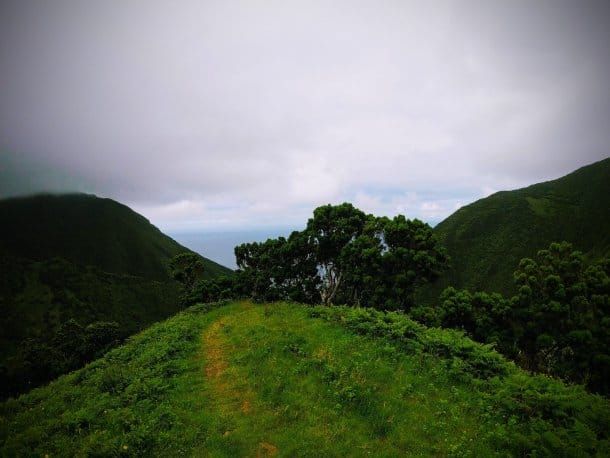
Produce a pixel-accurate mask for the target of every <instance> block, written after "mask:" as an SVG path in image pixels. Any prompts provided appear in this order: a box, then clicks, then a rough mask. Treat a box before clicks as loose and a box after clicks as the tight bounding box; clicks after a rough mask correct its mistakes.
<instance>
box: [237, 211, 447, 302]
mask: <svg viewBox="0 0 610 458" xmlns="http://www.w3.org/2000/svg"><path fill="white" fill-rule="evenodd" d="M235 255H236V259H237V265H238V267H239V271H238V276H239V277H240V278H241V279H242V280H243V282H244V283H245V284H247V285H249V290H250V291H251V293H252V297H253V298H254V299H257V300H277V299H291V300H298V301H301V302H317V301H319V300H321V302H322V303H323V304H331V303H333V302H341V303H346V304H354V305H362V306H369V307H378V308H386V309H390V308H391V309H408V308H409V307H410V306H411V305H412V303H413V293H414V291H415V289H416V288H417V287H418V286H419V285H421V284H422V283H424V282H426V281H429V280H431V279H433V278H435V277H436V276H437V275H438V273H439V272H440V271H441V270H442V269H443V268H444V266H445V265H446V262H447V257H446V255H445V253H444V251H443V249H442V248H441V247H440V245H439V244H438V242H437V241H436V239H435V238H434V237H433V235H432V230H431V228H430V226H428V225H427V224H424V223H422V222H421V221H418V220H408V219H406V218H405V217H404V216H400V215H399V216H397V217H395V218H393V219H389V218H376V217H374V216H372V215H367V214H365V213H364V212H362V211H360V210H358V209H357V208H355V207H354V206H353V205H351V204H349V203H344V204H341V205H334V206H333V205H325V206H322V207H318V208H316V209H315V210H314V214H313V217H312V218H311V219H309V221H308V223H307V227H306V228H305V230H303V231H301V232H293V233H292V234H291V235H290V237H289V238H288V239H285V238H283V237H280V238H278V239H269V240H267V241H266V242H263V243H247V244H243V245H240V246H238V247H236V248H235ZM316 292H317V294H316ZM316 296H317V297H316Z"/></svg>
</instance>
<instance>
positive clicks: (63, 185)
mask: <svg viewBox="0 0 610 458" xmlns="http://www.w3.org/2000/svg"><path fill="white" fill-rule="evenodd" d="M608 5H609V4H608V3H607V2H605V1H587V0H585V1H582V2H560V1H537V2H530V1H505V2H501V1H466V0H464V1H437V2H409V1H407V2H405V1H381V2H372V1H350V2H315V1H314V2H290V1H288V2H286V1H282V2H279V1H277V2H276V1H266V2H262V1H260V2H259V1H203V2H201V1H194V0H188V1H182V2H170V1H161V0H154V1H143V0H129V1H118V0H113V1H106V2H93V3H92V2H79V1H76V0H74V1H68V0H59V1H54V2H47V1H34V0H26V1H15V0H5V1H4V2H2V4H1V5H0V70H1V72H0V75H1V76H0V78H2V79H1V84H0V154H2V156H1V161H0V178H2V181H3V183H1V184H0V194H1V195H4V196H6V195H14V194H20V193H27V192H32V191H36V190H62V189H65V190H74V189H80V190H83V191H87V192H95V193H98V194H101V195H105V196H110V197H114V198H117V199H119V200H122V201H125V202H127V203H130V204H132V205H134V206H135V207H136V208H137V209H140V210H141V211H143V212H145V214H146V215H147V216H149V217H150V218H151V219H152V220H153V221H155V222H157V223H158V224H160V225H162V226H164V225H165V226H168V227H169V226H172V227H178V226H180V227H186V226H188V227H207V226H209V227H236V226H242V225H248V224H268V225H274V224H275V225H277V224H279V223H282V224H284V223H285V224H293V222H296V221H299V220H300V219H302V218H303V217H305V216H306V215H307V214H308V213H309V212H310V210H311V208H313V207H314V206H315V205H318V204H321V203H326V202H330V201H334V202H336V201H340V200H345V199H349V200H354V201H358V202H361V204H362V205H363V206H368V207H369V208H370V211H377V212H390V213H391V212H392V211H404V212H407V213H408V214H409V215H410V216H419V217H424V218H428V219H435V220H438V219H439V218H441V217H442V216H446V215H447V214H448V213H450V212H451V211H453V210H454V207H455V206H456V205H458V204H460V203H467V201H468V199H475V198H478V197H481V196H482V195H485V194H486V193H488V192H489V191H490V190H494V189H495V190H497V189H503V188H513V187H517V186H522V185H525V184H529V183H531V182H534V181H538V180H542V179H548V178H552V177H555V176H559V175H561V174H564V173H567V172H569V171H571V170H572V169H574V168H576V167H578V166H581V165H584V164H586V163H589V162H592V161H594V160H597V159H601V158H603V157H606V156H608V154H609V153H608V143H609V140H610V138H609V132H610V91H608V89H607V81H610V57H609V56H608V52H607V48H606V47H607V43H609V42H610V27H609V26H608V24H610V7H609V6H608ZM388 189H391V190H392V191H391V192H390V191H388ZM431 192H433V193H434V196H432V197H430V194H431Z"/></svg>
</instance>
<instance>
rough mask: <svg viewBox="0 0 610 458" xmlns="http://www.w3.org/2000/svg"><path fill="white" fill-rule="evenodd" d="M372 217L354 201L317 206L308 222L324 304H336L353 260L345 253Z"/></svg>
mask: <svg viewBox="0 0 610 458" xmlns="http://www.w3.org/2000/svg"><path fill="white" fill-rule="evenodd" d="M368 218H369V217H367V215H366V214H365V213H364V212H362V211H360V210H358V209H357V208H355V207H354V206H353V205H352V204H349V203H343V204H341V205H324V206H322V207H318V208H316V209H315V210H314V212H313V218H310V219H309V221H308V222H307V228H306V229H305V234H306V237H307V238H308V239H309V241H310V244H311V246H312V247H313V250H314V256H315V260H316V263H317V267H318V275H319V277H320V286H319V290H320V297H321V299H322V303H323V304H330V303H332V301H333V299H334V297H335V295H336V294H337V292H338V291H339V288H340V287H341V286H342V282H343V279H344V276H345V271H346V270H347V269H348V268H349V264H348V262H349V260H348V259H346V258H345V257H342V256H341V254H342V253H343V251H344V250H345V249H346V247H348V246H349V245H350V244H352V243H353V242H354V241H355V240H356V239H357V238H358V237H359V236H360V235H361V234H362V231H363V230H364V226H365V224H366V222H367V219H368Z"/></svg>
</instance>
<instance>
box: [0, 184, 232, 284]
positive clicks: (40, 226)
mask: <svg viewBox="0 0 610 458" xmlns="http://www.w3.org/2000/svg"><path fill="white" fill-rule="evenodd" d="M0 221H2V224H1V225H0V254H1V253H4V254H9V255H12V256H16V257H22V258H26V259H32V260H35V261H40V260H46V259H50V258H53V257H61V258H64V259H66V260H68V261H71V262H73V263H76V264H80V265H91V266H95V267H97V268H98V269H100V270H102V271H104V272H112V273H117V274H129V275H137V276H141V277H144V278H149V279H153V280H167V278H168V275H167V263H168V262H169V260H170V259H171V258H172V257H173V256H175V255H176V254H178V253H181V252H184V251H189V250H188V249H187V248H185V247H183V246H182V245H180V244H179V243H178V242H176V241H174V240H173V239H171V238H170V237H168V236H167V235H165V234H163V233H162V232H161V231H160V230H159V229H157V228H156V227H155V226H153V225H152V224H150V222H149V221H148V220H147V219H146V218H144V217H143V216H142V215H139V214H138V213H136V212H134V211H133V210H131V209H130V208H129V207H127V206H125V205H123V204H120V203H118V202H115V201H114V200H111V199H102V198H99V197H96V196H92V195H87V194H63V195H51V194H42V195H36V196H30V197H22V198H13V199H5V200H0ZM204 262H205V267H206V272H207V274H206V275H207V276H208V277H210V278H211V277H214V276H217V275H220V274H228V273H230V270H229V269H227V268H226V267H223V266H221V265H219V264H217V263H215V262H213V261H210V260H209V259H205V260H204Z"/></svg>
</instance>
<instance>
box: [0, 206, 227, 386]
mask: <svg viewBox="0 0 610 458" xmlns="http://www.w3.org/2000/svg"><path fill="white" fill-rule="evenodd" d="M0 221H2V224H1V225H0V272H2V274H1V275H0V312H1V313H0V364H1V365H2V366H3V367H4V368H5V369H4V370H5V371H6V372H7V374H8V377H9V378H13V379H18V380H20V379H24V378H25V377H26V375H27V374H25V373H23V374H22V373H20V371H21V370H22V369H23V368H24V365H23V364H21V362H20V357H19V356H18V351H19V349H20V348H22V347H23V346H24V340H25V339H35V340H36V341H41V342H43V343H44V345H51V343H50V340H49V336H52V335H54V334H55V333H56V332H59V331H58V327H59V326H61V325H62V324H65V323H66V322H68V321H69V320H70V319H74V320H77V321H78V322H79V323H82V325H83V326H86V325H88V324H90V323H92V322H96V321H97V322H99V321H107V322H109V321H110V322H116V323H118V326H119V330H118V332H119V334H120V335H127V334H129V333H133V332H136V331H138V330H140V329H142V328H143V327H144V326H147V325H149V324H150V323H152V322H154V321H157V320H160V319H163V318H166V317H167V316H169V315H171V314H173V313H175V312H176V311H177V310H179V309H180V304H179V300H178V298H179V288H178V286H177V283H175V282H174V281H172V279H171V277H170V275H169V269H168V263H169V260H170V259H171V258H172V256H175V255H177V254H179V253H184V252H186V253H190V252H189V251H188V250H187V249H186V248H184V247H183V246H181V245H179V244H178V243H176V242H175V241H174V240H172V239H171V238H169V237H167V236H165V235H164V234H162V233H161V232H160V231H159V230H158V229H157V228H156V227H154V226H153V225H151V224H150V223H149V222H148V220H146V219H145V218H144V217H142V216H141V215H138V214H137V213H135V212H133V211H132V210H130V209H129V208H127V207H126V206H124V205H121V204H119V203H117V202H114V201H112V200H110V199H100V198H97V197H95V196H90V195H84V194H71V195H39V196H34V197H25V198H16V199H6V200H0ZM190 255H193V256H194V254H190ZM200 259H201V262H202V263H203V265H204V266H205V272H204V277H205V278H208V279H211V278H214V277H215V276H217V275H220V274H223V275H228V274H230V273H231V271H230V270H229V269H226V268H224V267H222V266H219V265H217V264H215V263H213V262H211V261H209V260H207V259H205V258H200ZM72 331H74V330H72ZM100 331H101V330H100ZM106 331H109V330H108V329H107V330H106ZM65 332H67V333H68V332H69V330H68V329H67V328H66V329H65ZM51 346H52V345H51ZM38 350H40V348H38V349H37V351H38ZM43 350H44V352H46V349H43ZM47 353H48V352H47ZM52 366H53V367H54V368H55V369H56V368H57V367H73V365H72V364H65V365H57V364H54V365H52ZM55 369H53V371H52V370H46V369H45V370H43V371H42V372H43V373H44V374H51V373H53V374H57V373H58V372H56V370H55ZM54 371H55V372H54ZM36 379H37V380H42V379H45V380H48V379H49V378H48V377H42V378H41V377H36ZM3 385H4V386H6V383H4V384H3ZM28 386H29V385H28ZM25 389H27V386H26V385H23V386H22V387H21V390H20V392H22V391H23V390H25ZM5 394H6V390H0V396H3V395H5Z"/></svg>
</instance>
